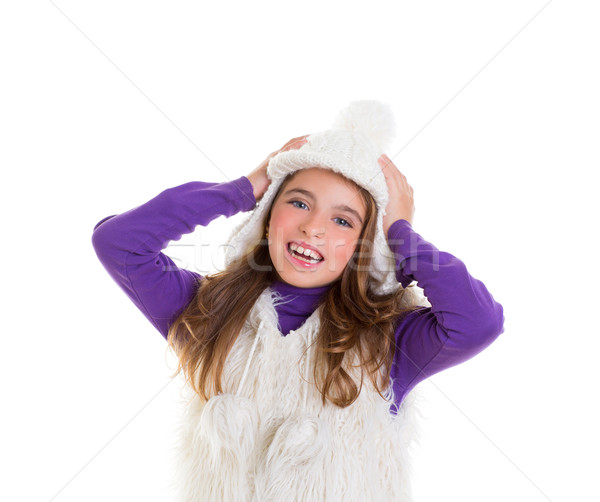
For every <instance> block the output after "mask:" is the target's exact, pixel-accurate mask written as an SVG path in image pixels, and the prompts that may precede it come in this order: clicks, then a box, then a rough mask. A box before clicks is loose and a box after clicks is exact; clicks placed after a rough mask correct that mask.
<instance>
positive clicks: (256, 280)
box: [167, 171, 415, 407]
mask: <svg viewBox="0 0 600 502" xmlns="http://www.w3.org/2000/svg"><path fill="white" fill-rule="evenodd" d="M297 172H299V171H295V172H294V173H292V174H290V175H288V176H287V177H286V178H285V180H284V181H283V182H282V184H281V186H280V187H279V191H278V192H277V194H276V196H275V198H274V201H275V200H277V197H278V196H279V194H280V193H281V192H282V190H283V189H284V187H285V186H286V185H287V184H288V183H289V182H290V181H291V179H292V178H293V177H294V175H295V173H297ZM345 180H346V181H348V182H349V183H350V184H352V185H353V187H354V188H355V189H356V190H358V192H359V193H360V196H361V197H362V199H363V201H364V204H365V207H366V217H365V222H364V224H363V228H362V231H361V234H360V237H359V244H358V246H357V248H356V251H355V252H354V254H353V255H352V257H351V259H350V261H349V263H348V264H347V265H346V268H345V269H344V272H343V273H342V275H341V277H340V278H339V279H338V280H337V281H336V282H335V283H333V284H332V285H331V287H330V288H329V290H328V292H327V293H326V295H325V297H324V300H323V302H322V307H323V308H322V312H321V319H320V329H319V334H318V336H317V339H316V342H315V343H316V345H317V347H316V349H317V350H316V351H317V356H316V361H315V364H314V366H313V377H314V381H315V383H316V385H317V388H318V389H319V391H320V392H321V395H322V402H323V404H325V401H326V399H329V400H330V401H331V402H332V403H334V404H335V405H337V406H340V407H346V406H349V405H350V404H352V403H353V402H354V401H355V400H356V399H357V398H358V395H359V393H360V389H361V388H362V385H363V381H362V380H363V373H364V372H365V371H366V373H367V374H368V375H369V377H370V379H371V381H372V383H373V386H374V388H375V389H376V390H377V392H378V393H379V394H380V395H381V396H382V397H383V395H382V392H383V391H384V390H385V389H386V388H387V387H388V385H389V380H390V369H391V365H392V361H393V358H394V354H395V351H396V343H395V337H394V328H395V324H396V322H397V321H398V320H399V317H400V316H401V315H403V314H405V313H406V312H409V311H411V310H413V309H414V308H415V306H414V305H413V304H412V303H411V301H410V299H411V295H410V294H408V296H406V295H407V293H409V291H408V289H410V288H408V289H401V288H400V289H399V290H398V291H396V292H395V293H390V294H387V295H376V294H374V293H373V292H372V291H371V290H370V288H369V280H370V279H369V273H368V269H369V265H370V262H371V254H372V250H371V249H370V248H371V247H372V243H373V240H374V236H375V230H376V221H377V220H376V216H377V208H376V205H375V201H374V199H373V197H372V196H371V194H370V193H369V192H368V191H366V190H365V189H363V188H361V187H359V186H358V185H356V184H354V183H353V182H352V181H350V180H348V179H345ZM270 215H271V211H270V210H269V213H268V214H267V216H266V218H265V221H264V222H263V226H264V225H266V223H267V222H268V221H269V220H270ZM276 278H277V273H276V271H275V268H274V266H273V262H272V261H271V257H270V255H269V249H268V246H267V243H266V240H264V239H263V240H262V241H261V242H260V243H259V244H258V245H257V246H256V247H255V248H254V249H252V250H250V251H249V252H248V253H247V254H246V255H244V256H242V257H240V258H239V259H237V260H235V261H234V262H232V263H231V264H230V265H229V266H228V267H227V268H226V269H225V270H223V271H221V272H217V273H215V274H210V275H206V276H205V277H204V278H202V279H201V280H200V281H199V286H198V289H197V291H196V294H195V296H194V297H193V299H192V300H191V302H190V303H189V304H188V305H187V307H186V308H185V309H184V310H183V311H182V312H181V313H180V315H179V316H178V317H177V318H176V319H175V321H174V322H173V324H172V325H171V326H170V328H169V332H168V336H167V341H168V343H169V346H170V347H171V348H172V349H173V350H174V351H175V353H176V354H177V356H178V361H179V362H178V367H177V370H176V372H175V375H177V374H178V373H179V372H180V371H183V373H184V375H185V377H186V381H187V383H188V384H189V385H190V386H191V387H192V388H193V390H194V391H195V392H196V393H198V394H199V395H200V396H201V397H202V399H204V400H208V399H209V398H210V397H211V396H213V395H215V394H218V393H220V392H222V391H223V388H222V382H221V378H222V374H223V368H224V365H225V360H226V358H227V356H228V354H229V352H230V350H231V348H232V347H233V345H234V343H235V341H236V339H237V337H238V334H239V333H240V331H241V329H242V327H243V325H244V322H245V320H246V318H247V316H248V314H249V313H250V310H251V308H252V307H253V305H254V304H255V302H256V300H257V299H258V297H259V296H260V294H261V293H262V292H263V291H264V289H265V288H267V287H268V286H270V285H271V283H272V282H273V281H274V280H275V279H276ZM240 284H244V287H243V288H240V287H239V285H240ZM353 356H358V360H359V361H360V367H361V381H360V384H359V385H357V383H356V382H355V381H354V379H353V378H352V377H351V376H350V374H349V372H348V371H347V370H346V369H345V365H344V364H343V363H345V364H346V365H347V364H348V361H352V359H353ZM318 367H321V368H325V370H324V371H323V373H322V374H323V375H324V379H323V382H319V381H318V380H319V379H318V378H317V368H318ZM320 384H322V385H320Z"/></svg>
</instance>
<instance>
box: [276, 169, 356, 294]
mask: <svg viewBox="0 0 600 502" xmlns="http://www.w3.org/2000/svg"><path fill="white" fill-rule="evenodd" d="M365 215H366V208H365V205H364V202H363V200H362V197H361V196H360V194H359V192H358V188H357V187H356V185H354V184H353V183H352V182H350V181H348V180H347V179H346V178H344V177H343V176H342V175H340V174H337V173H335V172H333V171H330V170H328V169H321V168H317V167H315V168H310V169H302V170H301V171H299V172H298V173H297V174H296V175H295V176H294V177H293V178H292V180H291V181H290V182H289V183H288V184H287V185H286V186H285V187H284V188H283V189H282V190H281V191H280V192H279V195H278V197H277V199H276V200H275V201H274V202H273V206H272V208H271V218H270V220H269V227H268V228H269V238H268V241H269V254H270V256H271V260H272V261H273V264H274V266H275V270H276V271H277V273H278V275H279V278H280V279H281V280H283V281H284V282H287V283H288V284H292V285H294V286H298V287H301V288H311V287H318V286H325V285H328V284H331V283H333V282H335V281H336V280H337V279H339V278H340V277H341V275H342V273H343V271H344V269H345V267H346V265H347V264H348V262H349V260H350V258H351V257H352V254H353V253H354V251H355V250H356V248H357V245H358V239H359V236H360V234H361V231H362V227H363V222H364V220H365ZM290 246H291V247H290ZM302 249H304V250H306V249H310V250H312V251H316V253H317V255H318V256H319V258H320V259H319V260H318V261H317V260H316V259H315V258H314V255H312V256H311V255H309V256H306V252H305V251H302ZM299 252H302V254H303V258H300V257H298V254H299Z"/></svg>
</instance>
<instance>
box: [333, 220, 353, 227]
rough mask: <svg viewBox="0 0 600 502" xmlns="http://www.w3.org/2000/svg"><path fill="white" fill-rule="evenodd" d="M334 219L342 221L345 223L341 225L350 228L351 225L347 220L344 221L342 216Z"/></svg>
mask: <svg viewBox="0 0 600 502" xmlns="http://www.w3.org/2000/svg"><path fill="white" fill-rule="evenodd" d="M336 220H340V221H343V222H344V223H345V225H344V224H341V225H342V226H343V227H350V228H352V225H350V223H349V222H348V221H346V220H345V219H344V218H336Z"/></svg>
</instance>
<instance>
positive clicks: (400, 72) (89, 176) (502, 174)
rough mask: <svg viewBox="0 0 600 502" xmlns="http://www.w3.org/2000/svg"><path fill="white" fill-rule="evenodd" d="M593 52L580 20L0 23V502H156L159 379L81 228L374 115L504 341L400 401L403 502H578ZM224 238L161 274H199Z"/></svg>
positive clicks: (175, 253)
mask: <svg viewBox="0 0 600 502" xmlns="http://www.w3.org/2000/svg"><path fill="white" fill-rule="evenodd" d="M599 38H600V36H599V32H598V7H597V5H596V3H595V2H592V1H583V0H579V1H577V0H571V1H569V2H567V1H565V0H554V1H551V2H546V1H545V0H541V1H540V0H536V1H533V0H518V1H516V0H505V1H503V2H491V1H481V0H478V1H476V0H471V1H467V0H457V1H453V2H445V1H441V0H437V1H422V2H407V1H401V2H392V1H372V2H370V3H369V6H367V3H366V2H351V1H348V0H346V1H344V2H324V1H313V0H308V1H303V2H293V3H292V2H281V1H277V2H276V1H273V2H264V1H254V2H243V1H233V2H190V1H178V2H156V1H144V2H142V1H137V2H130V1H114V0H113V1H104V2H76V1H73V0H55V1H48V2H36V1H33V2H27V3H25V2H22V3H18V2H4V3H3V4H2V8H1V12H0V43H1V46H2V51H1V53H0V64H1V70H0V71H1V72H2V77H1V79H0V86H1V88H0V91H1V92H0V121H1V122H0V127H1V130H0V144H1V149H0V155H1V158H0V165H1V166H2V171H1V172H2V178H3V180H2V184H1V186H2V189H1V190H2V198H1V203H2V212H1V214H2V235H3V237H2V239H3V245H2V251H1V252H2V257H1V259H2V264H3V272H2V289H3V290H4V292H5V295H4V299H3V301H2V310H3V319H4V329H3V343H2V351H1V356H0V357H1V364H0V371H1V374H0V376H1V384H2V401H3V406H2V409H3V411H2V414H1V418H0V420H1V421H2V422H1V427H0V445H1V446H0V452H1V453H0V455H1V460H2V463H3V465H2V472H3V476H2V478H3V481H2V483H0V499H2V500H10V501H16V500H23V501H33V500H36V501H38V500H39V501H51V500H55V501H58V502H67V501H82V500H84V501H106V500H119V501H120V500H123V501H125V500H127V501H130V500H144V501H167V500H171V495H170V493H169V492H168V488H167V487H168V482H169V479H170V475H171V471H170V469H171V467H170V465H171V464H170V454H171V450H170V448H171V445H172V440H173V434H172V430H173V427H174V425H175V423H176V420H177V415H178V413H177V406H176V402H177V399H178V392H179V387H178V386H179V381H178V380H170V375H171V374H172V372H173V370H174V368H175V366H174V359H173V357H172V356H171V355H169V353H168V352H167V346H166V342H165V341H164V339H163V338H162V337H161V336H160V335H159V333H158V332H157V331H156V330H155V329H154V328H153V327H152V325H150V323H149V322H148V321H147V320H146V319H145V318H144V317H143V315H142V314H141V313H140V312H139V311H138V310H137V309H136V308H135V306H134V305H133V304H132V303H130V302H129V300H128V299H127V297H126V296H125V295H124V294H123V292H122V291H121V290H120V289H119V288H118V287H117V286H116V284H115V283H114V282H112V280H111V279H110V277H109V276H108V274H107V273H106V271H105V270H104V269H103V267H102V265H101V264H100V262H99V261H98V259H97V257H96V255H95V252H94V250H93V248H92V244H91V235H92V229H93V227H94V225H95V224H96V223H97V222H98V221H99V220H100V219H102V218H103V217H105V216H108V215H111V214H115V213H119V212H123V211H126V210H128V209H131V208H133V207H135V206H138V205H140V204H142V203H144V202H146V201H148V200H149V199H151V198H152V197H154V196H155V195H157V194H158V193H160V192H161V191H162V190H164V189H166V188H169V187H172V186H176V185H179V184H181V183H185V182H187V181H214V182H220V181H227V180H233V179H235V178H238V177H240V176H242V175H245V174H248V173H249V172H250V171H251V170H252V169H253V168H254V167H255V166H256V165H257V164H258V163H260V162H261V161H262V160H263V159H264V158H265V157H266V156H267V155H268V154H269V153H271V152H272V151H273V150H275V149H278V148H279V147H281V146H282V145H283V144H284V143H285V142H286V141H287V140H288V139H290V138H292V137H294V136H299V135H302V134H308V133H310V132H316V131H318V130H322V129H326V128H328V127H329V126H330V124H331V121H332V120H333V118H334V116H335V114H336V113H337V111H338V110H339V109H341V108H343V107H344V106H346V105H347V104H348V103H349V102H350V101H352V100H355V99H378V100H381V101H385V102H387V103H389V104H390V105H391V106H392V107H393V110H394V112H395V114H396V118H397V122H398V131H397V137H396V140H395V142H394V147H393V148H392V149H391V150H390V151H389V152H388V155H389V156H390V157H393V159H394V161H395V163H396V165H397V166H398V168H399V169H400V170H401V171H402V172H403V173H404V174H405V175H406V176H407V178H408V181H409V183H410V184H411V185H412V186H413V188H414V191H415V205H416V212H415V219H414V222H413V227H414V229H415V230H416V231H417V232H418V233H420V234H421V235H422V236H423V237H424V238H425V239H427V240H429V241H430V242H432V243H434V244H435V245H436V246H437V247H438V248H439V249H442V250H444V251H448V252H450V253H452V254H454V255H455V256H457V257H459V258H461V259H462V260H463V261H464V262H465V263H466V264H467V267H468V269H469V271H470V272H471V274H473V275H474V276H475V277H476V278H478V279H480V280H482V281H483V282H484V283H485V285H486V286H487V288H488V289H489V291H490V292H491V293H492V294H493V296H494V298H495V299H496V300H497V301H499V302H500V303H501V304H502V305H503V307H504V312H505V319H506V321H505V332H504V334H502V335H501V337H500V338H499V339H498V340H497V341H496V342H495V343H494V344H492V345H491V346H490V347H489V348H488V349H486V350H485V351H484V352H482V353H481V354H479V355H478V356H476V357H475V358H473V359H471V360H470V361H468V362H466V363H464V364H462V365H460V366H458V367H454V368H451V369H448V370H446V371H444V372H442V373H440V374H438V375H435V376H434V377H432V378H431V379H430V380H428V381H426V382H424V383H422V384H420V387H421V388H422V390H423V392H424V393H425V394H426V396H427V399H428V405H427V408H426V413H427V418H426V420H425V422H424V424H423V429H424V432H423V443H422V447H421V449H420V450H419V456H418V458H417V464H416V477H415V500H416V501H417V502H425V501H440V500H460V501H462V502H467V501H478V502H479V501H483V500H485V501H506V500H517V501H528V502H537V501H547V500H551V501H555V502H558V501H565V502H566V501H569V502H570V501H575V500H576V501H587V500H598V499H599V497H600V495H599V493H598V492H599V490H598V488H597V483H594V482H593V479H594V478H595V477H596V475H597V473H598V467H599V465H598V461H597V458H598V454H597V452H598V448H599V447H600V441H599V435H598V432H597V423H599V422H600V416H599V415H600V413H599V412H598V406H597V403H598V390H597V383H598V377H599V375H598V370H597V363H596V359H597V355H598V351H599V349H600V343H599V342H598V337H599V335H600V333H599V329H598V324H597V309H598V295H597V288H596V284H597V282H598V279H599V277H598V275H599V274H598V265H597V262H598V258H597V247H596V245H597V239H596V237H597V229H598V222H597V220H598V216H600V212H599V211H598V206H597V202H596V201H597V193H596V192H597V188H598V182H597V178H596V173H595V171H596V170H598V167H599V157H600V155H599V153H598V138H599V132H600V131H599V125H598V112H599V111H600V106H599V104H600V103H599V101H600V100H599V97H598V89H600V78H599V75H598V47H599V46H600V40H599ZM236 216H238V215H236ZM235 221H237V220H235V217H234V218H232V219H229V220H226V219H224V218H219V219H218V220H216V221H215V222H214V224H211V225H210V226H209V227H206V228H203V227H198V228H197V229H196V231H195V232H194V233H193V234H190V235H188V236H184V238H183V239H182V240H181V241H178V242H174V243H172V244H171V245H170V246H169V247H168V248H167V249H166V251H165V252H166V253H167V254H169V256H171V257H173V258H174V259H178V260H179V264H180V265H182V266H186V267H188V268H190V269H193V270H196V271H199V272H206V271H207V267H208V268H210V267H213V268H214V267H218V263H216V262H215V259H214V254H212V253H208V254H206V253H204V252H203V253H204V254H202V255H201V256H198V252H197V251H194V249H197V245H198V244H199V243H205V244H206V243H216V242H218V241H219V239H220V238H224V236H226V235H227V229H229V228H230V225H233V223H234V222H235ZM217 227H218V228H217ZM203 249H205V250H206V249H207V248H203ZM208 249H212V248H208ZM165 385H166V387H165Z"/></svg>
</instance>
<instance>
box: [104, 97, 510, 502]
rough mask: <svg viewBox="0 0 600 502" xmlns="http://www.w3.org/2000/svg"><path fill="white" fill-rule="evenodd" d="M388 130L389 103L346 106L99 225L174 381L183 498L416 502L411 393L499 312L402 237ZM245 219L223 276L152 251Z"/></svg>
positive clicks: (450, 263)
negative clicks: (225, 171)
mask: <svg viewBox="0 0 600 502" xmlns="http://www.w3.org/2000/svg"><path fill="white" fill-rule="evenodd" d="M393 125H394V124H393V117H392V115H391V111H390V109H389V107H388V106H386V105H384V104H382V103H378V102H374V101H358V102H353V103H351V104H350V106H349V107H347V108H346V109H345V110H343V111H342V112H341V113H340V114H339V116H338V118H337V120H336V122H335V123H334V126H333V128H332V129H330V130H327V131H323V132H320V133H316V134H311V135H308V136H302V137H300V138H295V139H293V140H291V141H290V142H288V143H287V144H286V145H284V147H283V148H281V149H280V150H278V151H276V152H273V153H272V154H271V155H270V156H269V157H267V159H266V160H265V161H264V162H263V163H262V164H261V165H260V166H259V167H257V168H256V169H255V170H253V171H252V172H251V173H249V174H248V175H247V176H242V177H240V178H238V179H236V180H233V181H230V182H226V183H205V182H190V183H186V184H184V185H181V186H177V187H173V188H170V189H167V190H165V191H163V192H162V193H160V194H159V195H158V196H156V197H155V198H154V199H152V200H150V201H149V202H147V203H145V204H143V205H141V206H138V207H136V208H134V209H132V210H130V211H127V212H124V213H122V214H118V215H113V216H109V217H108V218H105V219H104V220H102V221H100V222H99V223H98V224H97V225H96V227H95V228H94V233H93V236H92V242H93V245H94V248H95V250H96V253H97V255H98V257H99V259H100V261H101V262H102V264H103V265H104V266H105V268H106V269H107V271H108V273H109V274H110V275H111V276H112V277H113V279H114V280H115V281H116V282H117V283H118V284H119V285H120V287H121V288H122V289H123V290H124V291H125V293H126V294H127V295H128V296H129V298H130V299H131V300H132V301H133V302H134V303H135V305H136V306H137V307H138V308H139V309H140V310H141V311H142V312H143V313H144V315H145V316H146V317H147V318H148V320H149V321H150V322H151V323H152V324H153V325H154V326H155V327H156V329H157V330H158V331H159V332H160V333H161V334H162V335H163V336H164V337H165V338H166V339H167V341H168V344H169V346H170V347H171V348H172V349H173V350H174V351H175V353H176V354H177V356H178V361H179V366H178V369H177V370H178V371H177V373H179V372H183V374H184V375H185V377H186V378H185V383H186V386H185V390H186V392H187V397H186V407H185V411H184V413H183V418H182V421H181V428H180V444H179V447H178V457H177V460H176V461H177V479H176V480H175V487H176V489H177V491H178V500H182V501H188V502H190V501H213V500H214V501H250V500H252V501H282V500H300V501H325V500H327V501H340V500H344V501H355V500H356V501H361V502H363V501H367V500H386V501H388V500H395V501H402V502H405V501H409V500H411V490H410V458H409V452H410V449H411V445H412V444H413V442H414V441H415V439H416V436H415V427H416V422H415V412H416V410H417V408H416V405H415V399H416V395H415V390H414V387H415V386H416V385H417V384H418V383H419V382H421V381H423V380H424V379H426V378H428V377H429V376H431V375H433V374H435V373H437V372H439V371H442V370H443V369H445V368H449V367H451V366H453V365H456V364H459V363H461V362H463V361H465V360H467V359H469V358H471V357H473V356H474V355H476V354H477V353H479V352H480V351H481V350H483V349H484V348H485V347H487V346H488V345H489V344H491V343H492V342H493V341H494V340H495V339H496V338H497V337H498V335H500V334H501V333H502V332H503V331H504V327H503V325H504V316H503V309H502V306H501V305H500V304H499V303H497V302H496V301H495V300H494V299H493V297H492V295H491V294H490V293H489V292H488V291H487V289H486V287H485V286H484V284H483V283H482V282H481V281H479V280H477V279H475V278H473V277H472V276H471V275H470V274H469V272H468V271H467V269H466V267H465V265H464V263H463V262H462V261H460V260H459V259H458V258H456V257H454V256H453V255H451V254H449V253H446V252H443V251H439V250H438V249H437V248H435V247H434V246H433V245H432V244H430V243H429V242H427V241H426V240H424V239H423V238H422V237H421V236H420V235H419V234H417V233H416V232H415V231H414V230H413V228H412V219H413V214H414V203H413V190H412V188H411V187H410V185H409V184H408V183H407V181H406V178H405V177H404V175H402V173H400V171H398V169H397V168H396V166H394V164H393V163H392V162H391V160H390V159H389V158H387V156H385V155H384V154H382V152H383V151H384V147H385V145H386V142H387V141H389V139H390V138H391V136H390V134H391V131H392V129H393ZM257 201H260V202H259V203H258V204H257ZM240 211H252V212H251V213H250V214H249V215H248V217H247V218H246V220H245V221H243V222H242V223H241V224H239V225H238V226H237V227H236V228H235V229H234V230H233V232H232V234H231V237H230V239H229V240H228V244H227V248H226V268H225V270H223V271H221V272H219V273H215V274H212V275H207V276H205V277H202V276H201V275H200V274H198V273H196V272H192V271H190V270H186V269H180V268H178V267H177V266H176V265H175V264H174V263H173V261H172V260H171V259H170V258H169V257H168V256H166V255H165V254H163V253H162V252H161V250H163V249H164V248H165V247H166V246H167V245H168V243H169V242H170V241H172V240H177V239H179V238H181V236H182V235H183V234H185V233H189V232H192V231H193V230H194V229H195V227H196V226H197V225H203V226H205V225H208V224H209V223H210V221H212V220H213V219H215V218H217V217H218V216H221V215H225V216H227V217H228V216H231V215H233V214H235V213H238V212H240ZM414 281H416V282H417V284H418V286H416V285H415V284H414ZM421 291H423V292H424V293H425V295H426V298H425V297H424V296H423V295H422V294H421Z"/></svg>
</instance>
